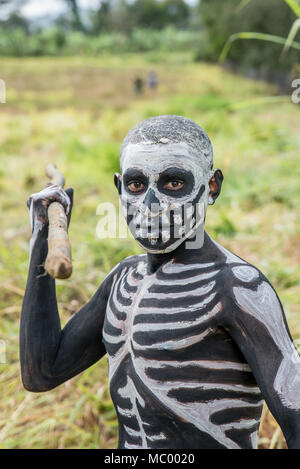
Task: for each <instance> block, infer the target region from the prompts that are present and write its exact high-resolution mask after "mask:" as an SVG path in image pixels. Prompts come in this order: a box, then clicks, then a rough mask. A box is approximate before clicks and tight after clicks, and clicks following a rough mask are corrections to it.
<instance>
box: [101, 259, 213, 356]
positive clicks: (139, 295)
mask: <svg viewBox="0 0 300 469" xmlns="http://www.w3.org/2000/svg"><path fill="white" fill-rule="evenodd" d="M218 272H219V271H218V269H217V268H215V267H214V265H213V264H202V265H199V264H194V265H183V264H173V263H168V264H166V265H165V266H164V267H163V268H162V269H160V270H159V271H158V272H156V273H154V274H152V275H149V274H147V271H146V264H145V263H143V262H141V263H140V264H138V265H137V266H136V267H127V268H124V269H123V271H121V272H119V273H118V275H116V277H115V279H114V284H113V288H112V291H111V294H110V298H109V301H108V306H107V313H106V319H105V324H104V332H103V337H104V341H105V344H106V348H107V352H108V354H109V355H111V356H114V355H116V353H117V350H118V345H119V346H120V347H123V348H124V349H125V350H126V349H127V351H131V352H133V351H137V352H138V351H140V352H143V351H144V352H145V351H147V350H148V351H151V350H161V351H163V350H176V349H181V348H183V347H187V346H188V345H192V344H193V343H196V342H197V341H199V340H200V339H201V338H203V337H205V336H206V335H207V334H210V333H211V332H212V329H213V324H214V321H215V318H216V316H217V315H218V313H219V312H220V311H221V309H222V305H221V302H220V295H219V294H218V293H219V291H220V285H219V283H218V279H217V276H218ZM121 344H122V345H121Z"/></svg>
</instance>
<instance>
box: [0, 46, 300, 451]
mask: <svg viewBox="0 0 300 469" xmlns="http://www.w3.org/2000/svg"><path fill="white" fill-rule="evenodd" d="M143 57H144V58H141V57H140V56H137V55H126V56H123V57H122V59H121V58H118V57H117V56H107V57H103V58H101V59H96V58H87V59H84V58H64V59H62V58H58V59H56V58H40V59H9V58H7V59H1V67H0V78H1V79H4V80H5V81H6V86H7V103H6V104H1V105H0V226H1V236H0V321H1V322H0V339H2V340H5V341H6V360H7V363H6V364H0V390H1V401H0V448H113V447H115V446H116V441H117V422H116V418H115V413H114V409H113V406H112V403H111V401H110V397H109V391H108V385H107V374H108V373H107V362H106V358H104V359H103V360H102V361H101V362H100V363H97V364H96V365H94V366H93V367H91V368H90V369H88V370H86V371H85V372H83V373H81V374H80V375H79V376H78V377H76V378H74V379H73V380H71V381H69V382H67V383H65V384H63V385H61V386H60V387H58V388H57V389H55V390H52V391H50V392H47V393H45V394H31V393H28V392H26V391H25V390H24V389H23V387H22V384H21V379H20V366H19V356H18V353H19V352H18V350H19V346H18V340H19V338H18V334H19V316H20V309H21V303H22V297H23V293H24V288H25V283H26V276H27V268H28V241H29V237H30V228H29V218H28V213H27V209H26V200H27V198H28V196H29V195H30V194H31V193H32V192H36V191H38V190H40V189H41V188H42V187H43V185H44V184H45V182H46V178H45V176H44V168H45V166H46V164H47V163H48V162H50V161H51V162H55V163H56V164H57V166H58V167H59V168H60V169H61V170H62V171H63V172H64V173H65V175H66V178H67V185H68V186H72V187H73V188H74V189H75V204H74V210H73V215H72V222H71V227H70V237H71V241H72V247H73V258H74V273H73V276H72V278H71V279H70V280H67V281H58V282H57V293H58V301H59V307H60V312H61V317H62V323H63V324H65V323H66V321H67V320H68V319H69V318H70V316H71V315H72V314H73V313H74V312H75V311H77V310H78V309H79V308H80V306H81V305H83V304H84V303H85V302H86V301H87V300H88V298H90V296H91V295H92V294H93V293H94V291H95V290H96V288H97V286H98V285H99V283H100V282H101V281H102V280H103V278H104V277H105V275H106V274H107V273H108V271H109V270H110V269H111V268H112V267H113V266H114V265H115V264H116V263H117V262H119V261H120V260H121V259H122V258H124V257H125V256H128V255H131V254H134V253H138V252H140V248H139V247H138V246H137V245H136V244H135V242H134V241H133V240H131V239H128V240H124V239H115V240H112V239H107V240H99V239H97V238H96V236H95V230H96V225H97V222H98V220H99V216H97V215H96V209H97V206H98V204H99V203H101V202H113V203H114V204H117V202H118V199H117V192H116V189H115V187H114V185H113V173H114V172H115V171H118V169H119V168H118V166H119V164H118V156H119V148H120V144H121V142H122V139H123V138H124V136H125V135H126V133H127V132H128V130H129V129H130V128H131V127H132V126H134V125H135V124H136V123H137V122H139V121H140V120H142V119H144V118H147V117H150V116H152V115H157V114H173V113H176V114H181V115H184V116H187V117H190V118H192V119H194V120H195V121H196V122H197V123H199V124H200V125H201V126H202V127H203V128H204V129H205V130H206V131H207V132H208V133H209V135H210V137H211V139H212V141H213V144H214V152H215V166H216V167H220V168H221V169H222V171H223V173H224V176H225V179H224V183H223V189H222V193H221V196H220V198H219V199H218V201H217V202H216V204H215V205H214V206H213V207H209V210H208V215H207V231H208V232H209V233H210V234H211V235H212V236H213V237H215V239H216V240H217V241H218V242H219V243H221V244H223V245H224V246H225V247H227V248H229V249H230V250H232V251H233V252H235V253H236V254H238V255H240V256H241V257H243V258H245V259H246V260H247V261H249V262H250V263H253V264H254V265H256V266H257V267H258V268H260V269H261V270H262V271H263V272H264V274H265V275H266V276H267V277H268V278H269V279H270V280H271V281H272V283H273V285H274V286H275V288H276V289H277V291H278V294H279V296H280V298H281V300H282V302H283V305H284V307H285V311H286V315H287V318H288V322H289V325H290V328H291V332H292V335H293V337H294V338H297V337H299V336H300V321H299V315H300V311H299V300H300V292H299V280H300V268H299V260H300V245H299V222H298V220H299V205H300V200H299V199H300V193H299V188H298V185H299V184H298V181H299V163H298V154H299V149H300V138H299V106H297V105H295V104H292V103H291V102H290V101H289V99H287V100H286V101H281V102H276V100H273V101H272V100H270V101H269V102H268V101H266V100H264V98H265V97H267V96H271V97H274V96H276V89H275V88H273V87H270V86H267V85H266V84H264V83H261V82H255V81H251V80H247V79H244V78H241V77H240V76H238V75H234V74H231V73H229V72H227V71H225V70H224V69H222V68H220V67H218V66H214V65H208V64H204V63H202V64H195V63H192V61H191V60H190V57H189V55H188V54H186V55H184V54H174V55H169V56H164V57H157V56H154V54H153V53H151V54H150V53H149V54H147V55H145V56H143ZM152 69H155V70H156V71H157V73H158V76H159V80H160V84H159V88H158V90H157V91H155V92H154V93H150V92H149V91H147V92H146V93H145V94H144V95H142V96H141V97H136V96H135V94H134V91H133V86H132V85H133V78H134V76H135V75H136V74H141V75H143V76H145V75H146V73H147V72H148V71H149V70H152ZM241 103H244V104H242V105H241ZM245 103H246V104H245ZM276 431H277V430H276V424H275V423H274V421H273V420H272V418H271V417H270V415H269V414H265V417H264V422H263V424H262V430H261V440H260V441H261V443H260V444H261V447H270V446H273V447H280V446H282V444H283V439H282V437H281V436H280V433H279V434H278V433H274V432H276ZM274 435H275V436H274Z"/></svg>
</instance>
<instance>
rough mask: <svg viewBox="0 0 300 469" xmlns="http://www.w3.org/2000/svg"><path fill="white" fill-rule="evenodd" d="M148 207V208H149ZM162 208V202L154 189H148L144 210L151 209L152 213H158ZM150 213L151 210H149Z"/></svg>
mask: <svg viewBox="0 0 300 469" xmlns="http://www.w3.org/2000/svg"><path fill="white" fill-rule="evenodd" d="M147 209H148V210H147ZM160 210H161V207H160V203H159V200H158V198H157V197H156V195H155V193H154V190H153V189H148V191H147V192H146V195H145V198H144V200H143V204H142V211H144V212H146V211H150V212H151V215H158V214H159V212H160ZM148 213H149V212H148Z"/></svg>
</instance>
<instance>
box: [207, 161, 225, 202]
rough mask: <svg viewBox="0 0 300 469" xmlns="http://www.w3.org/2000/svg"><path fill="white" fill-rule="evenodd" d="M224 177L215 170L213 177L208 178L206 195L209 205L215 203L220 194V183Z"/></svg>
mask: <svg viewBox="0 0 300 469" xmlns="http://www.w3.org/2000/svg"><path fill="white" fill-rule="evenodd" d="M223 179H224V176H223V173H222V171H221V170H220V169H216V170H215V172H214V174H213V176H212V177H211V178H210V181H209V189H210V191H209V194H208V203H209V205H213V204H214V203H215V200H216V198H217V197H218V195H219V194H220V192H221V187H222V182H223Z"/></svg>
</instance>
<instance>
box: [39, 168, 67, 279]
mask: <svg viewBox="0 0 300 469" xmlns="http://www.w3.org/2000/svg"><path fill="white" fill-rule="evenodd" d="M46 175H47V176H48V177H49V178H50V179H51V182H52V183H53V184H57V185H58V186H60V187H64V185H65V178H64V176H63V174H62V173H60V172H59V171H58V169H56V166H55V165H54V164H49V165H48V166H47V167H46ZM48 218H49V234H48V255H47V259H46V262H45V269H46V270H47V272H48V274H49V275H51V277H53V278H60V279H64V278H69V277H70V276H71V274H72V254H71V244H70V240H69V237H68V222H67V216H66V213H65V210H64V207H63V206H62V205H61V204H60V203H58V202H52V203H51V204H50V205H49V207H48Z"/></svg>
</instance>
